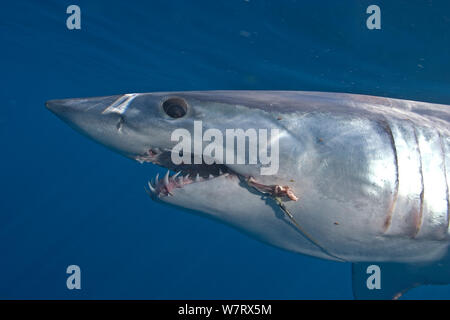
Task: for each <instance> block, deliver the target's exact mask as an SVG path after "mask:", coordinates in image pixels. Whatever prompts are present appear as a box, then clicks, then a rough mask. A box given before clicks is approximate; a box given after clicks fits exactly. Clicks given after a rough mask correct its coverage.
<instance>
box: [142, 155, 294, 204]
mask: <svg viewBox="0 0 450 320" xmlns="http://www.w3.org/2000/svg"><path fill="white" fill-rule="evenodd" d="M171 152H172V151H171V150H161V149H159V148H154V149H149V150H148V151H146V152H145V153H144V154H142V155H139V156H136V157H134V159H135V160H136V161H139V162H140V163H144V162H151V163H154V164H157V165H159V166H162V167H165V168H167V169H168V170H167V172H166V174H165V176H164V177H163V178H162V179H159V174H157V175H156V177H155V179H154V180H153V181H149V182H148V187H149V190H147V189H146V191H147V193H148V194H149V195H150V196H151V197H152V198H154V197H158V198H160V197H165V196H169V195H172V193H171V191H172V190H173V189H175V188H183V187H184V186H185V185H188V184H191V183H199V182H204V181H209V180H212V179H214V178H217V177H220V176H225V175H234V176H237V177H238V178H239V179H240V180H242V181H245V183H246V184H247V185H248V186H249V187H251V188H253V189H256V190H257V191H258V192H260V193H262V194H266V195H269V196H272V197H276V198H279V199H285V200H292V201H297V200H298V197H297V196H296V195H295V194H294V192H293V190H292V189H291V188H290V187H289V186H281V185H264V184H261V183H258V182H257V181H256V180H255V179H254V178H253V177H251V176H248V177H246V176H243V175H240V174H237V173H236V172H234V171H232V170H231V169H229V168H228V167H227V166H225V165H223V164H216V163H214V164H206V163H204V162H203V163H202V164H180V165H176V164H174V163H173V162H172V159H171ZM191 160H192V161H191V163H192V162H193V159H191ZM170 171H173V172H175V173H174V174H173V175H170ZM182 172H184V174H183V175H182V174H181V173H182Z"/></svg>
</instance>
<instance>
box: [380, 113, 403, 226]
mask: <svg viewBox="0 0 450 320" xmlns="http://www.w3.org/2000/svg"><path fill="white" fill-rule="evenodd" d="M383 128H384V129H385V131H386V133H387V135H388V137H389V141H390V143H391V147H392V152H393V154H394V161H395V186H394V193H393V195H392V200H391V204H390V205H389V209H388V211H387V215H386V219H385V221H384V225H383V232H386V231H387V230H388V229H389V227H390V226H391V222H392V216H393V214H394V210H395V206H396V204H397V199H398V192H399V183H400V181H399V170H398V154H397V147H396V145H395V138H394V135H393V133H392V129H391V126H390V124H389V122H388V121H387V120H384V121H383Z"/></svg>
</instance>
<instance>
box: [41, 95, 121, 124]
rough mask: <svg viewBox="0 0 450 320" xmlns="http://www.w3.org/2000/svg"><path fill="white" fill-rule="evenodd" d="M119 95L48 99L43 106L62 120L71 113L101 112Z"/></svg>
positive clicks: (66, 118)
mask: <svg viewBox="0 0 450 320" xmlns="http://www.w3.org/2000/svg"><path fill="white" fill-rule="evenodd" d="M120 97H121V96H120V95H115V96H106V97H94V98H81V99H80V98H76V99H59V100H49V101H47V102H46V103H45V106H46V107H47V108H48V109H49V110H50V111H52V112H53V113H54V114H56V115H57V116H58V117H60V118H62V119H63V120H69V118H70V116H71V115H72V116H73V115H75V114H79V113H84V114H88V113H89V114H101V113H102V112H103V111H104V110H105V109H107V108H108V107H109V106H111V105H113V104H114V103H115V102H116V101H117V100H118V99H119V98H120Z"/></svg>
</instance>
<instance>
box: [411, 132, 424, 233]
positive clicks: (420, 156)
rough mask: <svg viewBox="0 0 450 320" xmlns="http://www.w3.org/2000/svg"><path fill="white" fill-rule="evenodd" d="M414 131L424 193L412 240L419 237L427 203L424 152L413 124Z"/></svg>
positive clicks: (421, 193)
mask: <svg viewBox="0 0 450 320" xmlns="http://www.w3.org/2000/svg"><path fill="white" fill-rule="evenodd" d="M413 130H414V138H415V140H416V145H417V153H418V155H419V162H420V164H419V170H420V183H421V186H422V191H421V192H420V209H419V216H418V217H417V219H415V223H416V225H415V228H416V230H415V231H414V234H413V235H412V238H415V237H416V236H417V234H418V233H419V231H420V228H421V226H422V220H423V204H424V201H425V184H424V181H423V166H422V152H421V151H420V145H419V138H418V137H417V130H416V127H415V126H414V124H413Z"/></svg>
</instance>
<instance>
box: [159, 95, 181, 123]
mask: <svg viewBox="0 0 450 320" xmlns="http://www.w3.org/2000/svg"><path fill="white" fill-rule="evenodd" d="M162 107H163V109H164V112H165V113H166V114H167V115H168V116H169V117H171V118H174V119H177V118H181V117H184V116H185V115H186V113H187V103H186V101H184V100H183V99H180V98H170V99H167V100H166V101H164V103H163V105H162Z"/></svg>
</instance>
